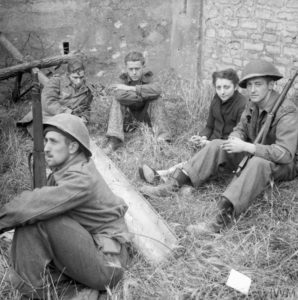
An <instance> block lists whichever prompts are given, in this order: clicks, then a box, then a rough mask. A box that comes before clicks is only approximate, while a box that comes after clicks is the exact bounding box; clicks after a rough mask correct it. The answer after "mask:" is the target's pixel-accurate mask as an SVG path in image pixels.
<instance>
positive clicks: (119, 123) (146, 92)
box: [106, 71, 171, 141]
mask: <svg viewBox="0 0 298 300" xmlns="http://www.w3.org/2000/svg"><path fill="white" fill-rule="evenodd" d="M152 77H153V73H152V72H151V71H144V73H143V75H142V78H141V79H140V80H139V82H134V81H132V80H131V79H130V77H129V76H128V74H127V73H123V74H121V75H120V79H121V82H122V83H123V84H126V85H129V86H136V91H124V90H117V91H115V93H114V95H113V99H112V104H111V108H110V113H109V121H108V129H107V133H106V135H107V136H108V137H116V138H118V139H119V140H120V141H124V130H123V125H124V121H125V117H127V116H126V112H127V110H128V112H129V113H130V114H131V115H132V116H133V117H134V118H135V119H136V120H137V121H141V122H145V123H147V124H148V125H150V126H152V128H153V131H154V133H155V134H156V135H157V137H159V138H161V139H164V140H170V139H171V135H170V130H169V126H168V123H167V117H166V113H165V106H164V102H163V101H162V99H161V97H160V95H161V89H160V87H159V85H158V84H157V83H153V82H152Z"/></svg>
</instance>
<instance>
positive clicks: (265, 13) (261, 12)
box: [256, 9, 272, 20]
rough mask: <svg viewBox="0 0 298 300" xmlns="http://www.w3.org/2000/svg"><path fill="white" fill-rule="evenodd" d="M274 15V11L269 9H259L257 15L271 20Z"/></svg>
mask: <svg viewBox="0 0 298 300" xmlns="http://www.w3.org/2000/svg"><path fill="white" fill-rule="evenodd" d="M271 16H272V12H271V11H270V10H269V9H257V10H256V17H257V18H259V19H265V20H269V19H270V18H271Z"/></svg>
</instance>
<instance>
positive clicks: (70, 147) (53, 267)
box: [0, 114, 130, 299]
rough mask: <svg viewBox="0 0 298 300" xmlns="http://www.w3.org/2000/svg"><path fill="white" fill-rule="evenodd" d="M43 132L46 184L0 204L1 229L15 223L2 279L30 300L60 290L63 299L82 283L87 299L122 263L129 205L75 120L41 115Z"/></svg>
mask: <svg viewBox="0 0 298 300" xmlns="http://www.w3.org/2000/svg"><path fill="white" fill-rule="evenodd" d="M44 136H45V149H44V151H45V156H46V162H47V164H48V166H49V167H50V168H51V170H52V173H51V174H50V175H49V177H48V180H47V185H46V186H44V187H42V188H38V189H35V190H33V191H25V192H23V193H21V194H20V195H19V196H18V197H16V198H15V199H13V200H12V201H11V202H10V203H8V204H6V205H4V206H3V207H2V208H1V209H0V233H2V232H5V231H7V230H10V229H12V228H15V234H14V240H13V245H12V267H11V268H10V269H9V271H8V272H7V275H6V277H5V280H7V281H10V282H11V283H12V285H13V286H14V287H15V288H17V289H19V291H20V293H21V294H23V295H26V296H27V297H28V298H30V299H31V298H34V299H44V298H45V295H47V293H48V292H53V293H57V291H58V292H59V291H60V290H61V291H62V290H63V295H64V296H65V295H67V294H74V293H77V292H76V291H77V288H78V287H77V286H75V285H72V284H71V282H78V283H80V284H81V285H82V287H84V288H85V289H84V290H83V291H81V292H80V291H79V293H81V294H83V295H84V297H85V298H86V299H91V295H93V296H94V295H95V294H96V293H97V291H99V290H105V289H106V288H107V287H108V286H110V287H113V286H114V285H115V284H117V282H118V281H119V280H120V279H121V277H122V275H123V269H124V268H125V267H126V265H127V263H128V260H129V256H128V252H127V246H128V245H129V243H130V237H129V234H128V232H127V227H126V224H125V221H124V215H125V213H126V210H127V206H126V204H125V203H124V201H123V200H122V199H121V198H119V197H118V196H116V195H115V194H114V193H113V192H112V191H111V189H110V188H109V187H108V185H107V184H106V182H105V181H104V180H103V178H102V177H101V175H100V174H99V173H98V171H97V169H96V167H95V165H94V162H93V160H92V159H91V156H92V153H91V151H90V140H89V134H88V130H87V128H86V126H85V124H84V122H83V121H82V120H81V119H80V118H79V117H77V116H74V115H70V114H59V115H56V116H54V117H52V118H50V119H48V120H46V121H45V122H44ZM45 276H50V277H49V278H45ZM45 282H52V284H51V286H50V287H49V286H45V284H44V283H45ZM65 282H66V283H67V284H65ZM62 283H64V286H63V288H62V289H60V288H59V287H60V284H62ZM86 288H87V289H86ZM81 296H82V295H81ZM82 297H83V296H82ZM85 298H84V299H85ZM80 299H81V298H80ZM92 299H93V298H92ZM94 299H95V298H94Z"/></svg>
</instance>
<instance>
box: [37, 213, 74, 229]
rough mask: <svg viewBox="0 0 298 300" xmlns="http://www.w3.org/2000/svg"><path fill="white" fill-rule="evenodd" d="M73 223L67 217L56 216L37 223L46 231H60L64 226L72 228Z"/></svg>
mask: <svg viewBox="0 0 298 300" xmlns="http://www.w3.org/2000/svg"><path fill="white" fill-rule="evenodd" d="M73 223H75V221H74V220H73V219H71V218H69V217H67V216H57V217H54V218H51V219H48V220H45V221H41V222H39V223H38V225H39V226H40V227H43V228H44V229H46V230H47V231H58V232H59V231H60V230H61V229H62V228H64V226H68V227H70V226H72V224H73Z"/></svg>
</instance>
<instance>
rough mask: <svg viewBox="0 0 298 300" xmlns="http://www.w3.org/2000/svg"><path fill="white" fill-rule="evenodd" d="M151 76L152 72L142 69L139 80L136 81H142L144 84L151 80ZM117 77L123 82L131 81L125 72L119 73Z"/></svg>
mask: <svg viewBox="0 0 298 300" xmlns="http://www.w3.org/2000/svg"><path fill="white" fill-rule="evenodd" d="M152 77H153V72H152V71H150V70H147V69H144V72H143V75H142V77H141V79H140V80H139V82H138V83H141V84H142V83H144V84H146V83H149V82H150V81H151V80H152ZM119 78H120V79H121V80H123V81H124V82H125V83H131V82H133V81H132V80H131V78H130V77H129V76H128V74H127V72H123V73H121V74H120V76H119Z"/></svg>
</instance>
